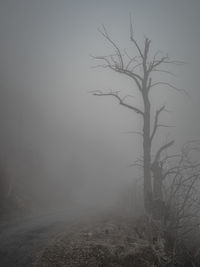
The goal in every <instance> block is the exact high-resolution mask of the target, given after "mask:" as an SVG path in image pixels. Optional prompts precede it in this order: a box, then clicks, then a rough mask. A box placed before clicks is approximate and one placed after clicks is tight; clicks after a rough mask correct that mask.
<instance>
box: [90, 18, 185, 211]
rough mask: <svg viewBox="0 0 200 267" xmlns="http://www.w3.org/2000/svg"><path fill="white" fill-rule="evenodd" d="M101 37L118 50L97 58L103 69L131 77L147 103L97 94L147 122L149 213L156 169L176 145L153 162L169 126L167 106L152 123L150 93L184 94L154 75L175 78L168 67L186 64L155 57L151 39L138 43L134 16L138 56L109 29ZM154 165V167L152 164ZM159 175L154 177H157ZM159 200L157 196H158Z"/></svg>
mask: <svg viewBox="0 0 200 267" xmlns="http://www.w3.org/2000/svg"><path fill="white" fill-rule="evenodd" d="M99 32H100V34H101V35H102V36H103V37H104V38H105V40H106V41H107V42H108V43H109V44H110V45H111V47H112V48H113V49H114V53H113V54H111V55H108V56H93V58H94V59H95V60H99V61H100V62H101V63H100V65H98V66H99V67H103V68H108V69H110V70H112V71H114V72H117V73H119V74H122V75H124V76H127V77H128V78H129V79H131V80H132V81H133V82H134V84H135V86H134V87H133V90H136V91H137V92H139V95H140V97H141V99H142V101H143V107H142V108H140V107H137V106H134V105H131V104H129V103H128V102H127V101H126V98H127V97H128V96H127V95H125V96H123V97H122V96H121V95H120V92H119V91H109V92H108V91H107V92H102V91H101V90H95V91H93V94H94V95H95V96H110V97H113V98H115V99H116V100H117V101H118V102H119V104H120V105H121V106H123V107H125V108H127V109H129V110H131V111H133V112H134V113H136V114H137V115H138V116H140V117H141V119H142V120H143V129H142V133H141V134H142V138H143V171H144V206H145V210H146V211H147V212H148V213H150V214H151V213H152V205H153V200H154V195H153V192H154V190H153V186H152V173H151V171H152V166H153V170H154V174H155V172H156V171H157V170H158V168H155V166H156V164H158V161H159V158H160V155H161V153H162V152H163V151H164V150H166V149H167V148H168V147H170V146H172V145H173V143H174V141H173V140H172V141H170V142H168V143H167V144H165V145H163V146H162V147H160V148H159V149H158V152H157V154H156V156H155V159H154V160H152V154H151V150H152V144H153V141H154V139H155V137H156V133H157V130H158V129H159V128H160V127H168V125H164V124H161V123H160V121H159V119H160V116H161V114H162V113H163V112H164V111H165V110H166V109H165V105H163V106H161V107H160V108H159V109H157V111H156V113H155V114H154V115H153V116H154V119H153V120H151V115H152V114H151V100H150V97H149V95H150V92H151V91H152V90H153V88H154V87H156V86H165V87H168V88H170V89H173V90H176V91H179V92H180V91H183V90H182V89H179V88H177V87H175V86H174V85H172V84H171V83H169V82H165V81H163V80H162V81H158V80H156V81H154V80H153V74H154V73H155V72H157V73H159V72H160V73H165V74H168V75H172V73H171V72H170V71H168V70H167V68H165V66H168V65H180V64H182V63H183V62H181V61H176V60H171V59H170V57H169V56H168V55H165V56H163V55H161V53H160V52H159V51H158V52H157V53H155V54H154V55H153V56H151V55H150V47H151V40H150V39H148V38H147V37H145V38H144V43H143V45H142V46H141V45H139V43H138V41H137V40H136V39H135V37H134V32H133V25H132V21H131V17H130V42H131V43H132V44H133V46H134V47H135V49H136V55H134V56H130V55H129V54H128V53H127V52H126V51H125V52H122V51H121V49H120V48H119V47H118V45H117V44H116V43H115V42H114V41H113V39H112V38H111V37H110V35H109V34H108V32H107V30H106V28H105V27H104V26H102V29H99ZM152 164H153V165H152ZM155 176H156V177H157V176H158V175H154V177H155ZM155 197H157V196H156V195H155Z"/></svg>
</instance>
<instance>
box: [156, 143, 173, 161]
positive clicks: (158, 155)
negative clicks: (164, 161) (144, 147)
mask: <svg viewBox="0 0 200 267" xmlns="http://www.w3.org/2000/svg"><path fill="white" fill-rule="evenodd" d="M173 144H174V140H172V141H170V142H168V143H167V144H165V145H163V146H161V148H160V149H159V150H158V152H157V153H156V156H155V159H154V163H155V162H158V161H159V158H160V155H161V153H162V152H163V151H164V150H165V149H167V148H169V147H170V146H172V145H173ZM154 163H153V164H154ZM153 164H152V165H153Z"/></svg>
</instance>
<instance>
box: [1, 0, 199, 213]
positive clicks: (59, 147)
mask: <svg viewBox="0 0 200 267" xmlns="http://www.w3.org/2000/svg"><path fill="white" fill-rule="evenodd" d="M199 11H200V3H199V1H198V0H193V1H186V0H173V1H172V0H169V1H164V0H161V1H160V0H149V1H145V0H142V1H141V0H134V1H131V0H130V1H129V0H125V1H118V0H117V1H114V0H107V1H105V0H102V1H94V0H93V1H92V0H85V1H81V0H76V1H72V0H67V1H63V0H58V1H53V0H42V1H39V0H35V1H31V0H18V1H14V0H1V1H0V37H1V42H0V129H1V130H0V148H1V149H0V166H1V173H2V174H1V176H2V177H5V178H6V182H5V184H6V185H5V186H4V187H5V191H6V193H5V194H6V195H7V196H9V195H15V196H16V195H17V196H19V197H20V199H22V200H23V202H25V203H26V204H27V203H28V204H27V205H28V209H29V210H30V211H32V212H35V211H45V210H55V209H58V208H65V207H68V206H78V207H80V208H82V207H88V208H95V209H96V208H98V209H100V208H110V207H113V206H116V203H118V201H119V199H120V194H121V192H123V191H124V190H126V189H127V188H130V186H131V187H132V186H133V185H134V181H135V180H137V179H138V178H139V176H140V175H141V173H140V171H139V170H138V169H137V168H135V167H133V168H129V167H128V166H129V165H130V164H132V163H133V162H134V161H135V160H136V159H137V158H138V157H141V155H142V149H141V145H142V139H141V137H140V136H137V135H129V134H125V132H128V131H139V130H140V129H141V127H142V122H141V121H140V120H139V118H138V117H137V115H135V114H134V113H131V112H130V111H127V110H126V109H123V107H120V106H119V105H118V104H117V102H116V101H115V100H113V99H111V98H98V97H94V96H93V95H92V94H91V93H90V91H92V90H106V89H113V90H121V91H122V92H123V90H124V92H126V93H128V94H133V96H134V98H133V100H132V101H133V103H136V104H137V105H138V106H140V105H141V102H140V101H141V100H140V99H139V98H138V95H137V94H136V92H135V90H133V87H132V83H131V82H130V81H129V80H128V79H126V78H124V77H123V76H120V75H119V74H116V73H113V72H111V71H109V70H107V69H102V68H93V67H94V66H96V63H97V62H95V61H94V60H92V58H91V55H107V54H109V53H111V51H112V48H111V47H110V46H109V44H108V43H106V42H105V40H104V39H103V38H102V36H101V35H100V34H99V32H98V30H97V28H99V27H101V25H102V24H104V25H105V26H106V27H107V29H108V31H109V33H110V34H111V36H112V38H113V39H114V40H115V41H116V42H117V44H119V46H120V47H121V48H122V49H123V48H127V49H129V51H131V49H132V48H131V46H130V42H129V13H130V12H131V14H132V17H133V21H134V33H135V36H136V37H137V39H138V40H140V41H141V42H142V40H143V37H144V35H145V36H148V37H149V38H150V39H151V40H152V46H153V49H154V51H157V50H162V51H164V52H166V53H169V55H170V56H171V57H172V58H174V59H178V60H183V61H185V62H186V63H187V64H185V65H184V66H180V67H175V68H174V69H173V71H175V72H176V77H172V80H173V84H175V85H176V86H177V87H179V88H184V89H185V90H187V91H188V92H189V94H190V97H186V96H185V95H183V94H179V93H177V92H174V91H173V90H168V91H166V90H165V89H166V88H163V89H155V91H154V92H155V93H154V95H152V101H153V103H154V104H155V105H154V106H153V110H155V109H156V107H160V106H161V105H162V104H165V103H166V105H167V108H168V109H169V110H171V111H172V112H170V113H167V114H165V115H164V116H163V121H164V122H167V123H168V122H169V123H170V124H172V125H175V126H176V127H175V128H169V129H164V130H161V131H162V132H160V133H161V134H160V137H158V140H157V143H159V144H160V143H162V142H164V141H165V139H166V138H169V137H172V138H174V139H175V140H176V145H175V148H174V149H178V148H179V147H180V146H181V144H182V143H183V142H184V141H186V140H188V139H198V138H199V136H200V127H199V120H200V119H199V112H200V110H199V100H200V90H199V69H200V53H199V46H200V28H199Z"/></svg>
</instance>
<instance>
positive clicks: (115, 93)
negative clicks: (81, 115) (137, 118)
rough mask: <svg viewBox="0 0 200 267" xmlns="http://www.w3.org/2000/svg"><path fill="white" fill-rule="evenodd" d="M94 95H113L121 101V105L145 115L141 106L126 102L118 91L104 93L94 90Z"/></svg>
mask: <svg viewBox="0 0 200 267" xmlns="http://www.w3.org/2000/svg"><path fill="white" fill-rule="evenodd" d="M93 95H94V96H112V97H115V98H116V99H117V100H118V101H119V104H120V105H122V106H124V107H126V108H128V109H131V110H133V111H135V112H136V113H137V114H140V115H142V116H143V115H144V112H143V111H142V110H140V109H139V108H136V107H134V106H132V105H129V104H127V103H125V102H124V101H123V99H122V98H121V97H120V96H119V95H118V93H117V92H114V93H113V92H110V93H102V92H101V91H96V92H95V91H94V92H93Z"/></svg>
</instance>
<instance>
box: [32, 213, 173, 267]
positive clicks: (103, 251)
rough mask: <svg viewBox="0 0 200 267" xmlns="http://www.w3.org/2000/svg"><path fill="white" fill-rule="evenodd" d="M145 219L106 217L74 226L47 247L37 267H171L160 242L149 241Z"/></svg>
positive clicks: (161, 241)
mask: <svg viewBox="0 0 200 267" xmlns="http://www.w3.org/2000/svg"><path fill="white" fill-rule="evenodd" d="M145 231H146V229H145V225H144V219H142V220H136V219H133V218H124V217H117V218H116V217H115V218H113V217H106V218H103V219H102V218H101V219H98V220H97V219H95V220H90V221H85V222H82V223H76V224H74V225H73V226H72V227H71V228H70V231H69V229H68V230H67V231H65V232H62V233H60V234H59V236H57V238H56V239H55V240H54V241H52V242H51V244H49V246H47V247H46V248H45V249H44V250H43V251H42V252H41V255H40V257H39V259H38V261H37V262H36V264H35V266H36V267H59V266H60V267H61V266H62V267H64V266H68V267H86V266H87V267H114V266H116V267H131V266H135V267H140V266H141V267H147V266H149V267H150V266H151V267H153V266H154V267H156V266H171V265H170V257H169V256H167V255H166V254H165V252H164V244H163V240H162V239H160V240H156V241H155V242H154V243H150V242H149V241H148V237H147V235H146V233H145Z"/></svg>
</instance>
